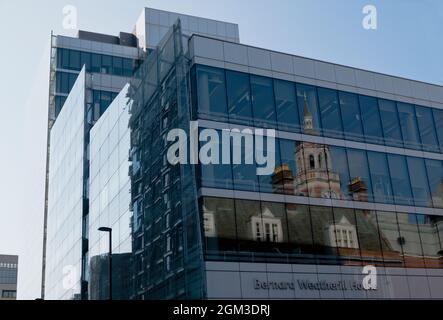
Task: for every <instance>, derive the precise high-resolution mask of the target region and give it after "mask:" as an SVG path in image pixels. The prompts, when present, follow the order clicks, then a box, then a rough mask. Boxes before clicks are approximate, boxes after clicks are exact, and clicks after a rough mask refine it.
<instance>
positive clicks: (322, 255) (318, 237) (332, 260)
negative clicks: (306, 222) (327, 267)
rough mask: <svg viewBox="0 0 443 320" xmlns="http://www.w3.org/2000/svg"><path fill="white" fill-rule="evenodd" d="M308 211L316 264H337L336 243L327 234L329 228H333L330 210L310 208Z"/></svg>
mask: <svg viewBox="0 0 443 320" xmlns="http://www.w3.org/2000/svg"><path fill="white" fill-rule="evenodd" d="M310 209H311V210H310V211H311V223H312V236H313V240H314V241H313V242H314V252H315V254H316V258H317V263H319V264H337V243H336V241H335V238H331V237H330V235H329V233H328V230H329V228H331V227H332V228H334V217H333V214H332V208H330V207H316V206H312V207H311V208H310Z"/></svg>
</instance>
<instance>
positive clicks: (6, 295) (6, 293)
mask: <svg viewBox="0 0 443 320" xmlns="http://www.w3.org/2000/svg"><path fill="white" fill-rule="evenodd" d="M16 295H17V292H16V291H15V290H3V291H2V298H3V299H15V298H16Z"/></svg>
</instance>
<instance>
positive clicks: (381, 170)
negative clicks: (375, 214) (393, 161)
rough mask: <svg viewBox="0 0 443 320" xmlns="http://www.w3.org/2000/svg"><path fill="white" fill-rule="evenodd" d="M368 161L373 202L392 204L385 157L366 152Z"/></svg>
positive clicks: (380, 154)
mask: <svg viewBox="0 0 443 320" xmlns="http://www.w3.org/2000/svg"><path fill="white" fill-rule="evenodd" d="M368 161H369V171H370V172H371V182H372V192H373V194H374V201H375V202H379V203H393V202H394V199H393V194H392V186H391V178H390V176H389V167H388V162H387V160H386V155H385V154H384V153H379V152H371V151H368Z"/></svg>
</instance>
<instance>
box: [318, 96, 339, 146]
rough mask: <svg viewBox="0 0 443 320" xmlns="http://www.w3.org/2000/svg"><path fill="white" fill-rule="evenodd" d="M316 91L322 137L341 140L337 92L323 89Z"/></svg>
mask: <svg viewBox="0 0 443 320" xmlns="http://www.w3.org/2000/svg"><path fill="white" fill-rule="evenodd" d="M317 90H318V105H319V109H320V115H321V123H322V128H323V133H324V135H325V136H328V137H333V138H342V135H343V134H342V133H343V128H342V123H341V115H340V108H339V106H338V99H337V92H336V91H335V90H330V89H324V88H318V89H317Z"/></svg>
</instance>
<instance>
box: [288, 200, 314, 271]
mask: <svg viewBox="0 0 443 320" xmlns="http://www.w3.org/2000/svg"><path fill="white" fill-rule="evenodd" d="M286 214H287V217H288V229H289V230H288V231H289V242H290V245H291V251H290V253H291V257H292V259H295V261H296V262H300V263H312V262H313V259H314V255H313V254H312V253H313V252H312V226H311V217H310V214H309V206H306V205H298V204H287V205H286Z"/></svg>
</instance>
